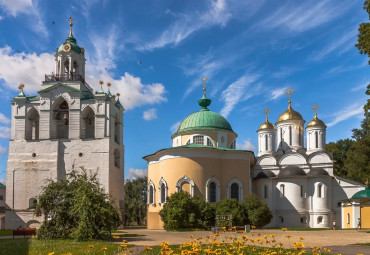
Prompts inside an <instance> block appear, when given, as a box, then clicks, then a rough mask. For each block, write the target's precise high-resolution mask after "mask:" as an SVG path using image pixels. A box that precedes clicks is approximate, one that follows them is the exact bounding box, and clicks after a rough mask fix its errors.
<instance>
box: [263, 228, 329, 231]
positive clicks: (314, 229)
mask: <svg viewBox="0 0 370 255" xmlns="http://www.w3.org/2000/svg"><path fill="white" fill-rule="evenodd" d="M264 229H271V230H276V229H277V230H280V229H281V228H264ZM287 230H288V231H324V230H332V229H331V228H287Z"/></svg>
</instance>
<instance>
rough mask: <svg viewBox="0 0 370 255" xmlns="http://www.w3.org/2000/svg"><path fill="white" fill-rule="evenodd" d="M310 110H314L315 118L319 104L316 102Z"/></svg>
mask: <svg viewBox="0 0 370 255" xmlns="http://www.w3.org/2000/svg"><path fill="white" fill-rule="evenodd" d="M311 109H312V110H314V111H315V118H314V119H317V110H318V109H320V106H318V105H317V104H316V103H315V104H314V105H313V106H312V107H311Z"/></svg>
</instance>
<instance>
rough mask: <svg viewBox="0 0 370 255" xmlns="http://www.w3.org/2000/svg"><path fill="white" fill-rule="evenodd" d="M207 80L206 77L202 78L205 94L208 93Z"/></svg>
mask: <svg viewBox="0 0 370 255" xmlns="http://www.w3.org/2000/svg"><path fill="white" fill-rule="evenodd" d="M206 80H207V78H206V77H203V78H202V81H203V92H206Z"/></svg>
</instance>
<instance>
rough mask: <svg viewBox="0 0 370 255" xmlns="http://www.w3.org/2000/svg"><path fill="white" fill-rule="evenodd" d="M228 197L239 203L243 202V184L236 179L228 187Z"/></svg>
mask: <svg viewBox="0 0 370 255" xmlns="http://www.w3.org/2000/svg"><path fill="white" fill-rule="evenodd" d="M227 190H228V197H229V198H235V199H236V200H238V201H242V200H243V183H242V182H241V181H239V180H238V179H237V178H234V179H233V180H231V181H230V182H229V184H228V185H227Z"/></svg>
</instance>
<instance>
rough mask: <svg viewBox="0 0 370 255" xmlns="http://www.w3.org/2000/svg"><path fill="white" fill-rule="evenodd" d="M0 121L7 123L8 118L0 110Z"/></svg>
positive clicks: (8, 121)
mask: <svg viewBox="0 0 370 255" xmlns="http://www.w3.org/2000/svg"><path fill="white" fill-rule="evenodd" d="M0 123H2V124H9V123H10V119H9V118H8V117H6V116H5V115H4V114H2V113H1V112H0Z"/></svg>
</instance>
